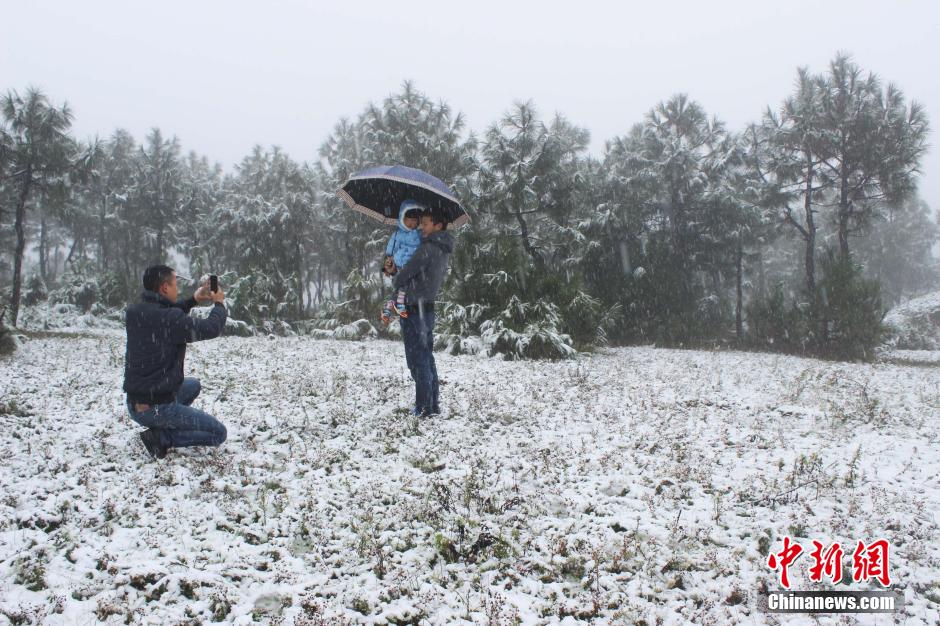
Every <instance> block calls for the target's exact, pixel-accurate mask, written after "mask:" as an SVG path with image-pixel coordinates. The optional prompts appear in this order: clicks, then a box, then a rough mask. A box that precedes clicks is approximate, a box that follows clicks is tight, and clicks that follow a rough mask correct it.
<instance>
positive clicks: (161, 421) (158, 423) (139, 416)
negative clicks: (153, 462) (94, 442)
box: [127, 378, 228, 448]
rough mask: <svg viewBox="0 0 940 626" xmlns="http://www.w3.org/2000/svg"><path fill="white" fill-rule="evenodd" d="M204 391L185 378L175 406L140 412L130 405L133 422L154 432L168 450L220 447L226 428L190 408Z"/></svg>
mask: <svg viewBox="0 0 940 626" xmlns="http://www.w3.org/2000/svg"><path fill="white" fill-rule="evenodd" d="M201 389H202V387H201V385H200V384H199V379H198V378H184V379H183V384H182V385H181V386H180V389H179V391H178V392H177V393H176V402H170V403H168V404H157V405H154V406H151V407H150V408H149V409H147V410H146V411H141V412H139V413H138V412H137V411H135V410H134V405H133V404H132V403H130V402H128V403H127V412H128V413H130V415H131V419H133V420H134V421H135V422H137V423H138V424H140V425H141V426H146V427H147V428H149V429H151V430H153V431H154V432H155V433H157V434H158V435H159V436H160V443H161V444H162V445H164V446H166V447H167V448H186V447H189V446H218V445H221V443H222V442H223V441H225V437H226V436H227V434H228V433H227V431H226V430H225V425H224V424H222V422H220V421H219V420H217V419H215V418H214V417H212V416H211V415H209V414H208V413H204V412H202V411H200V410H199V409H194V408H193V407H191V406H189V405H190V404H192V403H193V400H195V399H196V397H197V396H198V395H199V392H200V390H201Z"/></svg>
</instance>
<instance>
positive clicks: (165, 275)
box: [144, 265, 174, 292]
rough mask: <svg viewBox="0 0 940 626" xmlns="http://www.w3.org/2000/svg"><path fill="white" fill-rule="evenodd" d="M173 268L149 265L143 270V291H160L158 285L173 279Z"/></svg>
mask: <svg viewBox="0 0 940 626" xmlns="http://www.w3.org/2000/svg"><path fill="white" fill-rule="evenodd" d="M173 271H174V270H173V268H172V267H167V266H166V265H151V266H150V267H148V268H147V269H145V270H144V289H146V290H147V291H153V292H157V291H160V285H162V284H163V283H166V282H169V280H170V279H171V278H172V277H173Z"/></svg>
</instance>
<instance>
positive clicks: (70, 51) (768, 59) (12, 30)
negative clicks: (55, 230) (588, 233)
mask: <svg viewBox="0 0 940 626" xmlns="http://www.w3.org/2000/svg"><path fill="white" fill-rule="evenodd" d="M320 4H321V3H317V2H315V1H314V0H309V1H308V2H301V1H295V2H290V1H268V2H246V1H243V0H229V1H227V2H221V1H215V0H212V1H209V0H190V1H189V2H182V1H178V0H162V1H160V2H142V1H132V0H121V1H110V2H107V1H81V2H76V1H74V0H72V1H55V2H53V1H41V0H36V1H33V2H12V1H10V2H5V3H4V6H3V7H2V9H0V16H2V18H3V25H2V27H0V32H2V36H0V90H4V91H5V90H7V89H17V90H20V91H21V90H23V89H25V88H26V87H27V86H28V85H35V86H38V87H40V88H42V89H43V90H44V91H45V92H46V93H47V94H48V95H49V96H50V97H51V98H53V100H54V101H55V102H61V101H63V100H66V101H68V102H69V104H70V105H71V107H72V108H73V110H74V113H75V123H74V126H73V129H74V131H75V134H76V135H77V136H78V137H80V138H89V137H91V136H93V135H96V134H97V135H100V136H102V137H106V136H108V135H110V134H111V132H112V131H113V130H114V129H116V128H119V127H121V128H125V129H127V130H129V131H130V132H131V133H133V134H134V136H135V137H137V138H138V140H141V139H142V138H143V137H144V135H145V134H146V133H147V131H148V129H149V128H151V127H153V126H159V127H160V128H161V130H163V131H164V133H165V134H167V135H176V136H178V137H179V138H180V140H181V142H182V145H183V148H184V150H187V151H188V150H190V149H192V150H195V151H196V152H198V153H200V154H205V155H206V156H208V157H209V158H210V159H211V160H213V161H218V162H220V163H222V165H223V166H225V167H226V168H227V169H230V168H231V166H232V165H233V164H234V163H236V162H238V161H240V160H241V159H242V157H244V156H246V155H247V154H248V153H249V151H250V150H251V147H252V146H253V145H254V144H256V143H260V144H262V145H264V146H270V145H279V146H281V147H282V148H284V149H285V150H286V151H287V152H288V153H289V154H290V155H291V156H292V157H293V158H295V159H297V160H306V161H311V160H314V159H315V158H316V154H317V149H318V147H319V145H320V143H321V142H322V141H323V140H324V139H325V138H326V136H327V135H328V134H329V132H330V130H331V129H332V127H333V125H334V124H335V123H336V122H337V121H338V120H339V118H341V117H343V116H347V117H354V116H355V115H357V114H358V113H359V112H360V111H361V110H362V109H363V107H364V106H365V105H366V104H367V103H368V102H370V101H375V102H378V101H381V100H382V99H383V98H384V97H385V96H387V95H388V94H390V93H392V92H394V91H397V90H398V89H399V87H400V85H401V83H402V81H404V80H406V79H411V80H413V81H414V82H415V85H416V87H417V88H418V89H420V90H421V91H423V92H425V93H426V94H428V95H429V96H431V97H432V98H434V99H442V100H445V101H447V102H448V103H449V104H450V105H451V106H452V107H453V108H454V109H455V110H458V111H462V112H463V113H464V114H465V116H466V118H467V122H468V126H469V127H470V128H471V129H473V130H475V131H478V132H480V131H483V130H484V129H485V128H486V126H488V125H489V124H490V123H492V122H493V121H495V120H497V119H498V118H499V116H500V115H501V114H502V113H503V112H504V111H506V110H507V109H508V108H509V107H510V106H511V105H512V103H513V101H515V100H524V99H529V98H532V99H534V101H535V103H536V106H537V107H538V108H539V109H540V111H541V112H542V114H543V116H544V117H545V118H548V117H549V116H550V115H551V114H553V113H554V112H556V111H558V112H561V113H563V114H564V115H565V116H566V117H568V118H569V119H570V120H571V121H572V122H574V123H576V124H579V125H581V126H584V127H586V128H588V129H589V130H590V131H591V136H592V151H593V152H594V153H596V154H598V155H599V154H600V153H601V151H602V149H603V145H604V141H605V140H606V139H609V138H611V137H613V136H615V135H620V134H624V133H625V132H626V131H627V130H628V129H629V128H630V126H631V125H633V124H634V123H636V122H638V121H641V120H642V117H643V115H644V114H645V113H646V112H647V111H648V110H649V109H650V108H651V107H652V106H653V105H655V104H656V103H657V102H658V101H660V100H663V99H665V98H668V97H669V96H670V95H672V94H674V93H676V92H680V91H682V92H686V93H688V94H689V95H690V96H691V97H692V98H693V99H695V100H698V101H699V102H700V103H701V104H702V105H703V106H704V107H705V108H706V110H707V111H708V112H709V113H711V114H716V115H718V116H719V117H720V118H721V119H723V120H725V121H726V122H727V123H728V126H729V128H731V129H732V130H739V129H741V128H743V127H744V126H745V125H746V124H747V123H748V122H749V121H753V120H757V119H758V118H759V116H760V114H761V112H762V111H763V109H764V108H765V107H766V106H767V105H771V106H773V107H774V108H776V107H777V106H778V105H779V104H780V102H781V101H782V100H783V98H785V97H786V96H787V95H788V94H789V93H790V92H791V91H792V87H793V82H794V78H795V75H796V68H797V67H798V66H801V65H806V66H809V67H810V69H812V70H813V71H816V72H821V71H824V70H825V69H826V66H827V63H828V62H829V61H830V60H831V59H832V57H833V56H834V55H835V53H836V51H838V50H845V51H848V52H850V53H852V54H853V55H854V57H855V60H856V62H857V63H859V64H860V65H861V66H862V67H863V68H864V69H866V70H870V71H874V72H876V73H877V74H879V75H880V76H881V77H882V78H883V79H884V80H886V81H893V82H895V83H897V84H898V85H899V86H900V87H901V88H902V89H903V90H904V91H905V93H906V94H907V96H908V98H914V99H916V100H918V101H920V102H921V103H923V104H924V105H925V106H926V109H927V113H928V115H929V116H930V117H931V120H932V122H933V126H934V127H940V80H938V75H937V71H936V64H937V59H940V20H938V16H940V4H938V3H935V2H926V1H925V2H912V1H903V0H899V1H897V2H885V1H884V0H874V1H872V0H855V1H851V2H849V1H843V0H831V1H825V2H819V1H816V2H812V1H806V0H787V1H786V2H775V3H767V2H758V1H756V0H740V1H716V0H712V1H708V2H703V1H699V2H693V1H687V2H649V1H646V2H622V3H620V4H619V6H612V5H613V4H614V3H611V2H593V1H588V0H582V1H578V2H564V3H562V2H555V1H554V0H553V1H549V2H538V3H537V2H526V3H523V2H511V1H510V0H502V1H501V2H492V1H490V0H480V1H477V2H475V3H469V2H467V3H463V2H462V3H446V2H442V1H440V0H439V1H438V2H430V1H426V2H388V1H384V2H373V1H371V0H369V1H364V0H360V1H357V2H347V3H342V4H343V5H345V6H339V5H340V4H341V3H339V2H331V3H329V6H320ZM322 4H323V5H326V4H327V3H322ZM448 4H450V5H451V6H449V7H448V6H447V5H448ZM931 143H936V133H932V134H931ZM922 169H923V171H924V177H923V180H922V182H921V195H922V197H924V198H925V199H926V200H927V201H928V202H929V203H930V205H931V207H933V208H934V209H940V156H938V154H937V151H936V150H932V151H931V153H930V154H929V155H928V156H927V157H926V159H925V160H924V161H923V168H922Z"/></svg>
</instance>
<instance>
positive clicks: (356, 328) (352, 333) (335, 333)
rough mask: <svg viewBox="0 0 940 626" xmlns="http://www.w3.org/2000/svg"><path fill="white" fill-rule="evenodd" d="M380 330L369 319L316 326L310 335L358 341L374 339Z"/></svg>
mask: <svg viewBox="0 0 940 626" xmlns="http://www.w3.org/2000/svg"><path fill="white" fill-rule="evenodd" d="M378 334H379V333H378V331H377V330H376V329H375V327H374V326H373V325H372V324H370V323H369V321H368V320H364V319H361V320H356V321H355V322H350V323H349V324H336V325H335V326H334V327H333V328H314V329H313V330H311V331H310V336H311V337H313V338H314V339H344V340H347V341H358V340H360V339H374V338H375V337H377V336H378Z"/></svg>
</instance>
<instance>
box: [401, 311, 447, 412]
mask: <svg viewBox="0 0 940 626" xmlns="http://www.w3.org/2000/svg"><path fill="white" fill-rule="evenodd" d="M401 336H402V339H403V340H404V342H405V360H406V361H407V363H408V369H409V370H410V371H411V378H412V380H414V381H415V411H416V412H417V413H418V414H419V415H422V414H423V415H427V414H430V413H440V412H441V409H440V404H439V401H438V388H439V386H440V385H439V382H438V379H437V365H435V363H434V311H428V310H419V309H417V308H414V309H412V308H411V307H408V317H403V318H401Z"/></svg>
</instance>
